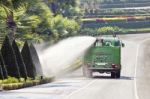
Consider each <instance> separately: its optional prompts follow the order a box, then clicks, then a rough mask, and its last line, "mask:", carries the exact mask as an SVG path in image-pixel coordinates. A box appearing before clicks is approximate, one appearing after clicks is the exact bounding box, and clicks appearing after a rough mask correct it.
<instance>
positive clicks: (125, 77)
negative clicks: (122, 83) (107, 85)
mask: <svg viewBox="0 0 150 99" xmlns="http://www.w3.org/2000/svg"><path fill="white" fill-rule="evenodd" d="M93 78H96V79H116V78H111V77H110V76H94V77H93ZM117 80H133V77H127V76H121V77H120V78H117Z"/></svg>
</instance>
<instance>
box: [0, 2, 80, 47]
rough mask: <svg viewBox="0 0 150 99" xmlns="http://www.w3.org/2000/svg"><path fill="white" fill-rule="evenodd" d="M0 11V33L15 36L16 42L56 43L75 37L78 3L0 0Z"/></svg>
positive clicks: (78, 26) (77, 25) (78, 15)
mask: <svg viewBox="0 0 150 99" xmlns="http://www.w3.org/2000/svg"><path fill="white" fill-rule="evenodd" d="M0 12H1V15H0V22H1V25H0V31H2V32H5V33H7V32H8V33H9V34H10V36H11V38H14V36H15V37H16V38H17V41H19V43H21V41H25V39H29V40H31V41H34V42H36V43H39V42H42V41H43V40H48V41H50V40H51V41H58V40H59V39H61V38H65V37H68V36H70V35H75V34H77V33H78V30H79V29H80V25H79V22H80V20H79V18H80V16H81V15H82V13H81V11H80V8H79V3H78V0H71V1H65V2H62V1H61V0H32V1H31V0H17V1H16V0H1V1H0ZM5 18H6V19H7V20H6V21H5ZM70 24H71V26H70ZM72 31H73V32H72ZM14 33H15V34H14ZM21 45H22V43H21Z"/></svg>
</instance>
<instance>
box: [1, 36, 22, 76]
mask: <svg viewBox="0 0 150 99" xmlns="http://www.w3.org/2000/svg"><path fill="white" fill-rule="evenodd" d="M1 52H2V56H3V58H4V63H5V65H6V68H7V72H8V75H9V76H12V77H16V78H20V71H19V68H18V63H17V60H16V55H15V52H14V50H13V48H12V46H11V43H10V40H9V38H8V37H7V36H6V38H5V40H4V42H3V45H2V49H1Z"/></svg>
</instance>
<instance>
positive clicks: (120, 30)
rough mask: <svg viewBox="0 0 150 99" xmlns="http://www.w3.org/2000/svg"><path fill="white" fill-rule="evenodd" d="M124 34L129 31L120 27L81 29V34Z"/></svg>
mask: <svg viewBox="0 0 150 99" xmlns="http://www.w3.org/2000/svg"><path fill="white" fill-rule="evenodd" d="M114 33H115V34H124V33H127V30H126V29H123V28H119V27H110V26H107V27H101V28H98V29H92V28H84V29H82V30H81V31H80V34H81V35H90V36H99V35H113V34H114Z"/></svg>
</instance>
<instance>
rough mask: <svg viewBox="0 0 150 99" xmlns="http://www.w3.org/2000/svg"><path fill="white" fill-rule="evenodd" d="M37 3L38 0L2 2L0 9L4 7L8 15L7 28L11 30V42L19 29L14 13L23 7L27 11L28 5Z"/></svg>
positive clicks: (7, 0)
mask: <svg viewBox="0 0 150 99" xmlns="http://www.w3.org/2000/svg"><path fill="white" fill-rule="evenodd" d="M35 1H38V0H0V7H2V8H3V9H4V11H5V13H6V26H7V28H8V30H9V32H8V36H9V38H10V40H11V41H12V40H13V39H14V38H15V32H16V29H17V25H16V22H15V20H14V12H15V11H16V10H18V9H20V8H22V7H24V8H26V9H27V7H28V5H29V4H31V3H34V2H35Z"/></svg>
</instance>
